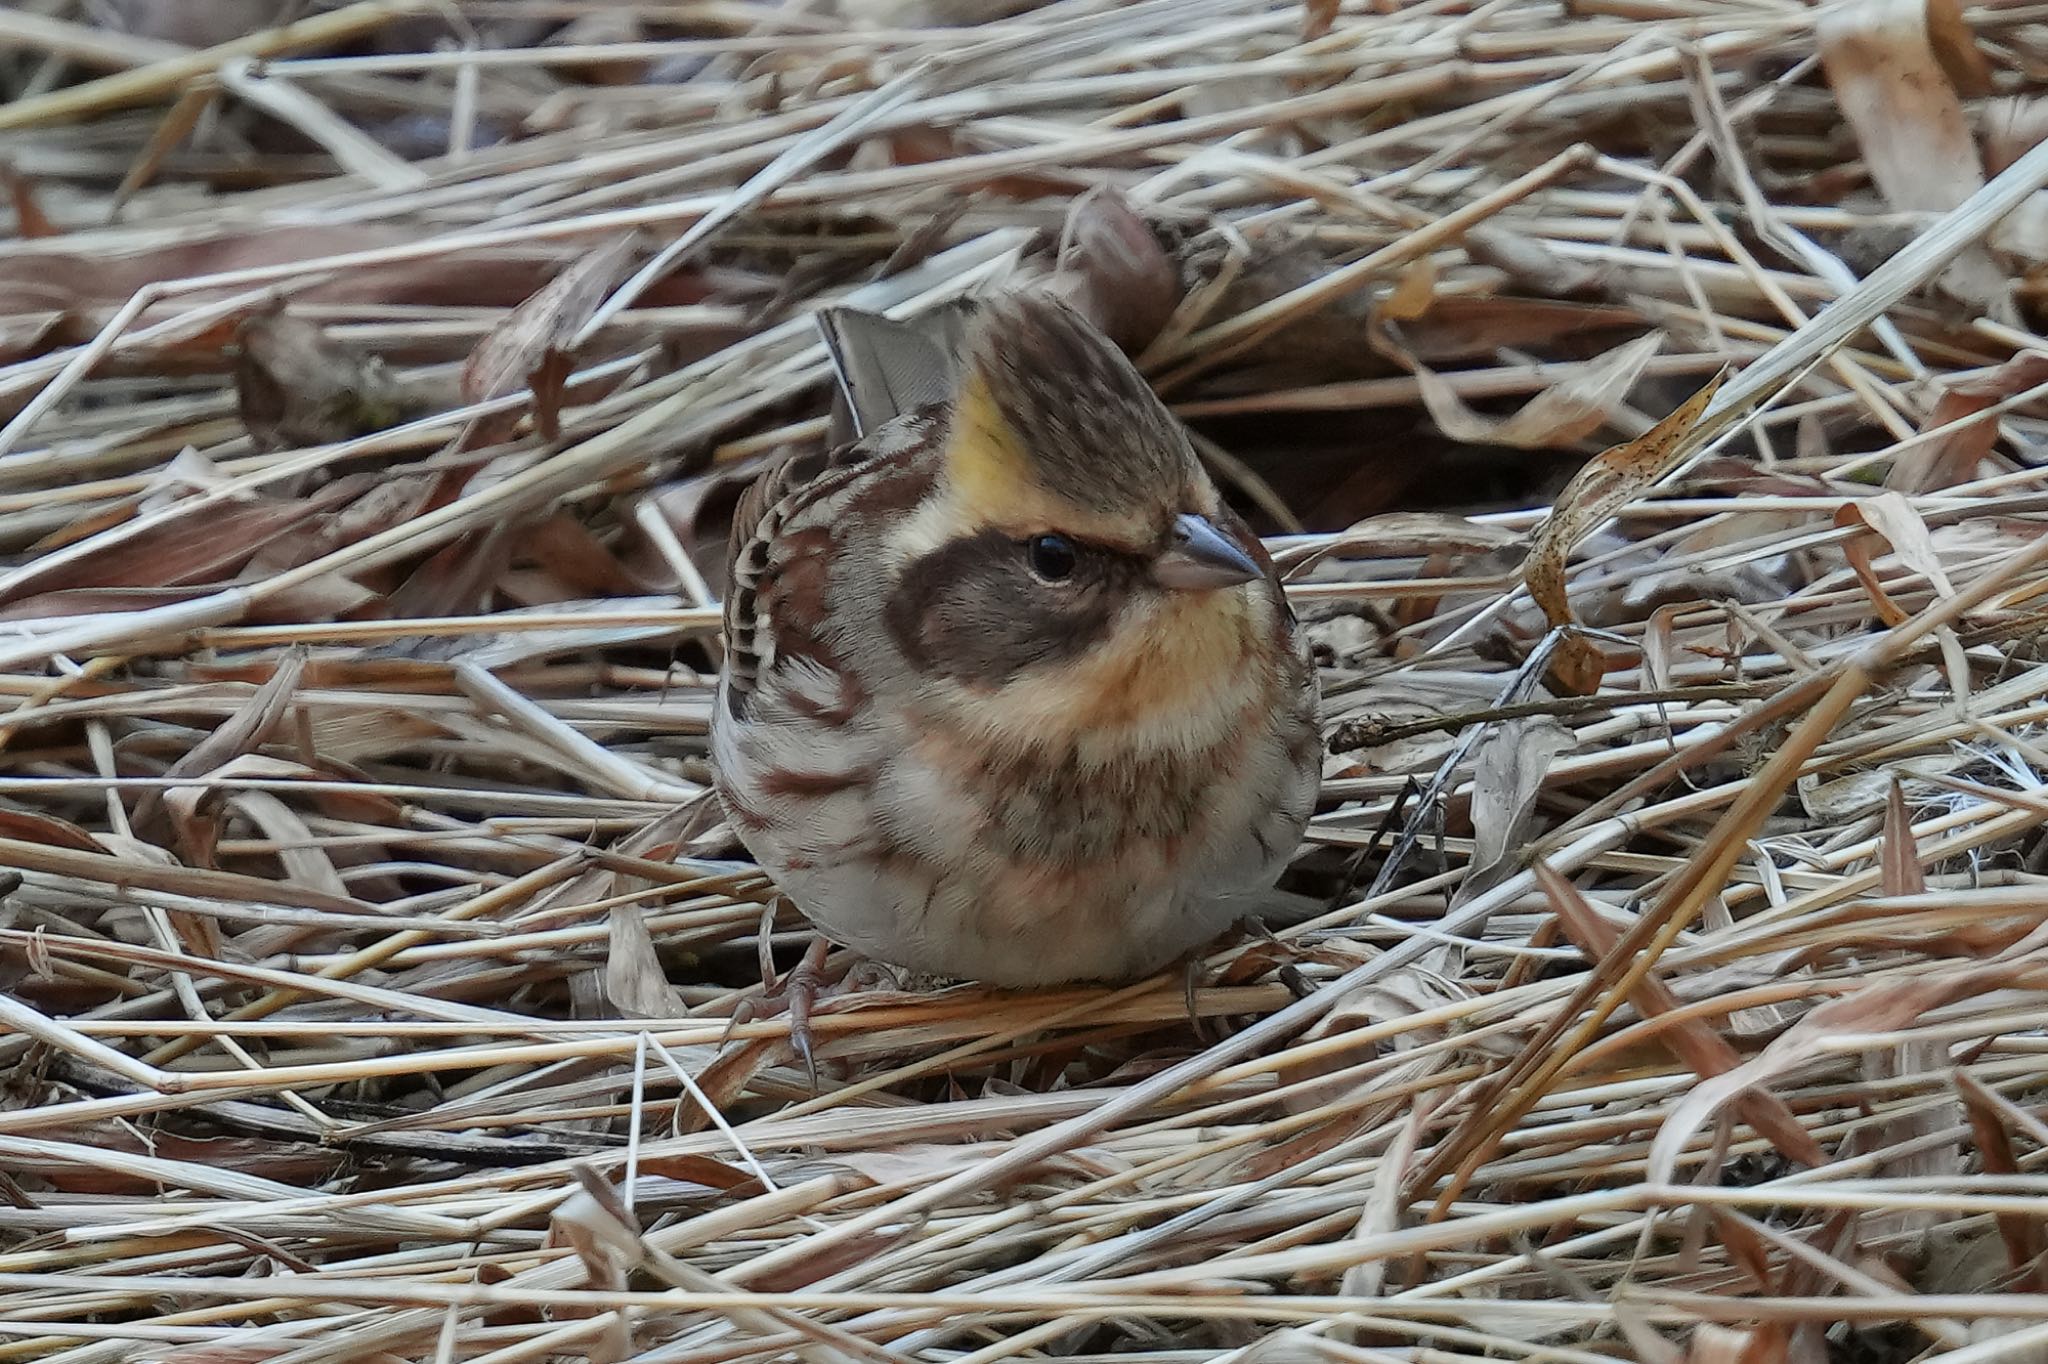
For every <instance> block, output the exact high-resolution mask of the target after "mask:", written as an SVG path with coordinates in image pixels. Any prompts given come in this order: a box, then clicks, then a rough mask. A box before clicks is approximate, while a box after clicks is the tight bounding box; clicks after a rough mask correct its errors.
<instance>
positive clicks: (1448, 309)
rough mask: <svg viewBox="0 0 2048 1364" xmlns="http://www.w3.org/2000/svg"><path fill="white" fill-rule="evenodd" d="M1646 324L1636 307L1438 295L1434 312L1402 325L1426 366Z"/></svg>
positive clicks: (1408, 345)
mask: <svg viewBox="0 0 2048 1364" xmlns="http://www.w3.org/2000/svg"><path fill="white" fill-rule="evenodd" d="M1642 326H1643V316H1642V314H1641V313H1639V312H1637V311H1636V310H1635V309H1633V308H1614V307H1604V306H1599V305H1595V304H1590V303H1561V302H1559V301H1557V300H1556V299H1549V298H1474V297H1469V296H1467V295H1464V294H1438V295H1437V296H1436V297H1435V298H1434V299H1432V300H1431V301H1430V305H1429V309H1428V311H1426V312H1424V313H1422V314H1421V315H1420V316H1418V317H1415V318H1411V319H1408V320H1405V321H1403V322H1402V323H1401V348H1402V349H1403V350H1404V351H1406V352H1407V353H1408V355H1409V356H1411V357H1412V358H1414V359H1416V360H1420V361H1422V362H1423V363H1425V364H1431V363H1442V362H1445V361H1451V360H1475V359H1476V360H1485V359H1491V358H1492V357H1493V356H1494V355H1495V354H1496V352H1498V351H1500V350H1501V349H1502V348H1503V347H1508V348H1512V349H1527V348H1530V347H1538V346H1548V345H1552V344H1554V343H1556V342H1558V341H1560V340H1563V339H1565V338H1567V337H1575V336H1581V335H1584V334H1585V333H1587V332H1596V331H1616V330H1627V331H1631V332H1636V331H1641V330H1642Z"/></svg>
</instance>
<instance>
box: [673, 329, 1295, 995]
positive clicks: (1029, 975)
mask: <svg viewBox="0 0 2048 1364" xmlns="http://www.w3.org/2000/svg"><path fill="white" fill-rule="evenodd" d="M942 320H943V324H944V325H943V326H940V327H937V328H935V329H934V334H933V335H932V336H927V335H926V334H924V333H922V332H920V331H918V330H917V329H915V328H910V327H906V326H905V325H904V324H891V323H881V322H879V321H877V320H874V319H867V318H863V317H861V316H860V315H857V314H852V315H850V314H841V315H838V316H837V317H835V318H833V319H832V320H831V321H830V322H828V324H827V326H826V333H827V337H828V340H829V341H830V343H831V349H832V351H833V354H834V357H835V362H836V364H837V365H838V368H839V371H840V374H841V376H842V382H843V386H844V389H845V393H844V396H845V398H846V399H847V402H846V408H847V413H848V415H850V416H851V417H852V419H853V424H854V427H855V429H856V430H857V431H858V433H859V435H858V439H855V440H853V441H851V442H849V443H847V444H844V445H841V446H839V447H838V448H836V449H835V450H833V451H832V452H831V453H830V454H828V455H806V456H802V457H799V458H796V459H792V460H790V461H787V462H785V463H784V464H782V465H781V466H779V467H778V468H776V469H775V470H773V471H771V472H770V473H769V474H767V475H765V476H764V477H763V478H762V479H761V481H760V482H759V483H758V484H756V485H755V487H754V488H752V489H750V490H749V492H748V494H747V496H746V497H745V498H743V499H742V501H741V504H740V509H739V512H738V515H737V517H736V519H735V524H734V529H733V547H732V573H731V584H732V587H731V590H730V592H729V594H728V599H727V605H726V630H727V640H728V653H727V660H726V666H725V671H724V674H723V676H722V678H721V685H720V697H719V704H718V705H717V706H716V707H715V708H714V714H713V720H712V747H713V753H714V756H715V758H716V761H717V766H718V787H719V792H720V795H721V796H722V798H723V799H724V801H725V803H726V808H727V810H728V812H729V814H730V815H731V818H732V822H733V826H734V828H735V830H736V831H737V832H738V833H739V835H740V838H741V840H742V841H743V842H744V843H745V844H746V845H747V847H748V848H749V849H750V850H751V851H752V852H753V854H754V856H755V857H756V858H757V859H758V860H759V861H760V863H761V865H762V866H763V867H764V868H765V869H767V870H768V871H769V872H770V873H771V874H772V875H773V876H774V877H775V878H776V880H777V882H778V884H779V885H780V886H781V887H782V889H783V890H784V891H785V892H786V893H787V894H788V895H789V897H790V898H791V899H792V900H793V901H794V902H795V903H796V905H797V907H798V908H799V909H800V910H802V911H803V913H804V914H805V916H806V917H808V918H809V919H810V920H811V922H812V923H813V924H815V925H816V926H817V927H818V929H819V930H821V931H822V932H823V933H824V934H825V935H826V936H827V937H830V938H832V939H834V940H836V941H838V942H840V943H843V944H845V945H846V946H848V947H851V948H853V949H855V950H857V951H859V952H861V953H864V954H866V955H868V956H871V957H874V958H876V959H878V960H881V961H886V962H890V963H893V964H896V965H899V966H905V967H909V968H911V969H913V970H917V971H923V972H929V973H934V974H939V975H946V976H958V977H967V978H970V979H977V980H983V981H988V982H991V983H995V984H1000V985H1040V984H1050V983H1055V982H1060V981H1071V980H1095V979H1127V978H1131V977H1135V976H1138V975H1143V974H1145V973H1147V972H1149V971H1152V970H1155V969H1157V968H1158V967H1160V966H1162V965H1164V964H1166V963H1167V962H1169V961H1171V960H1173V959H1174V958H1175V957H1176V956H1178V955H1180V954H1182V953H1184V952H1186V951H1187V950H1189V949H1190V948H1193V947H1195V946H1198V945H1199V944H1201V943H1202V942H1204V941H1205V940H1207V939H1208V938H1210V937H1213V936H1215V935H1216V934H1217V933H1219V932H1220V931H1222V930H1223V929H1224V928H1226V927H1228V926H1229V924H1230V923H1231V922H1232V921H1233V920H1235V919H1236V918H1238V917H1240V916H1241V915H1243V914H1244V913H1247V912H1249V910H1250V908H1251V907H1252V904H1253V901H1254V899H1255V897H1256V896H1257V895H1258V894H1259V893H1260V892H1262V891H1264V890H1266V889H1268V888H1269V887H1270V886H1271V885H1272V883H1273V881H1274V879H1275V878H1276V877H1277V876H1278V874H1279V872H1280V869H1281V867H1282V866H1283V865H1284V864H1285V862H1286V859H1287V858H1288V857H1289V856H1290V855H1291V853H1292V851H1293V849H1294V847H1295V845H1296V843H1297V842H1298V841H1299V838H1300V834H1301V830H1302V828H1303V826H1304V825H1305V823H1306V821H1307V818H1308V813H1309V809H1310V806H1311V803H1312V802H1313V799H1314V795H1315V791H1316V787H1317V781H1318V777H1319V775H1320V745H1319V744H1318V741H1317V730H1316V715H1315V708H1316V693H1315V676H1314V670H1313V668H1312V667H1311V666H1310V665H1309V663H1308V661H1307V659H1306V657H1305V656H1304V654H1303V652H1302V649H1301V647H1300V643H1299V640H1298V638H1297V635H1296V630H1295V625H1294V619H1293V616H1292V615H1291V614H1290V613H1289V611H1288V609H1287V606H1286V603H1285V600H1284V599H1283V597H1282V594H1281V591H1280V584H1279V581H1278V578H1277V576H1276V575H1275V573H1274V571H1273V567H1272V563H1271V561H1270V560H1269V559H1268V558H1267V557H1266V555H1265V552H1264V550H1263V548H1262V547H1261V546H1260V545H1259V543H1258V541H1257V540H1256V538H1254V537H1253V536H1252V535H1251V534H1250V532H1249V531H1248V530H1247V529H1246V528H1245V527H1244V525H1243V523H1242V522H1241V521H1239V520H1238V519H1237V518H1236V517H1235V516H1234V515H1233V514H1231V513H1230V512H1229V511H1228V509H1227V508H1225V507H1224V505H1223V503H1222V501H1221V499H1220V498H1219V496H1218V495H1217V492H1216V489H1215V487H1214V486H1213V485H1212V484H1211V483H1210V481H1209V479H1208V477H1207V475H1206V474H1205V473H1204V472H1203V470H1202V467H1201V465H1200V463H1199V462H1198V461H1197V460H1196V458H1195V456H1194V452H1193V449H1192V447H1191V446H1190V445H1189V443H1188V439H1187V436H1186V434H1185V433H1184V432H1183V431H1182V430H1181V429H1180V427H1179V426H1178V424H1177V423H1175V421H1174V420H1173V418H1172V416H1171V415H1170V414H1169V413H1168V412H1167V411H1166V409H1165V407H1164V406H1163V405H1162V404H1161V403H1160V402H1159V400H1158V398H1157V397H1156V396H1154V395H1153V393H1152V391H1151V389H1150V388H1149V386H1147V385H1146V383H1145V381H1144V380H1143V379H1142V378H1141V377H1140V376H1139V374H1138V373H1137V371H1136V370H1135V369H1134V368H1132V366H1131V365H1130V362H1129V361H1128V360H1126V359H1125V358H1124V356H1123V355H1122V353H1121V352H1119V351H1118V350H1117V349H1116V348H1115V347H1114V346H1113V345H1111V344H1110V343H1109V342H1108V341H1107V340H1105V339H1104V338H1103V337H1102V336H1101V335H1100V334H1099V333H1097V332H1096V331H1095V330H1094V328H1093V327H1091V326H1090V325H1089V324H1088V323H1087V322H1086V321H1084V320H1083V319H1082V318H1081V317H1080V316H1079V315H1078V314H1076V313H1075V312H1073V311H1072V310H1071V309H1069V308H1068V307H1066V306H1065V305H1064V304H1061V303H1059V302H1057V301H1056V300H1054V299H1052V298H1050V297H1049V296H1045V295H1037V294H1027V293H1018V294H1012V295H1008V296H1003V297H999V298H995V299H992V300H988V301H986V302H984V303H982V304H981V305H980V306H978V307H977V308H975V309H974V310H973V311H972V313H971V315H970V314H969V313H967V312H965V311H959V312H950V313H948V314H946V315H945V316H944V317H943V319H942ZM941 395H943V396H941ZM906 401H907V402H911V403H912V404H913V406H912V407H911V409H910V410H908V411H901V410H899V409H900V408H901V406H902V405H903V403H905V402H906Z"/></svg>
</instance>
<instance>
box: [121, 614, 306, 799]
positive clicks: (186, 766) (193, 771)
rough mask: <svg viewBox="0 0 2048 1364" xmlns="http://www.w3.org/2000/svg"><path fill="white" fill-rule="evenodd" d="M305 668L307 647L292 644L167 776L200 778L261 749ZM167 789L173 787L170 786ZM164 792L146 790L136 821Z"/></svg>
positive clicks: (286, 707) (276, 723) (297, 686)
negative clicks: (239, 705)
mask: <svg viewBox="0 0 2048 1364" xmlns="http://www.w3.org/2000/svg"><path fill="white" fill-rule="evenodd" d="M305 669H306V646H305V645H303V644H295V645H293V646H292V647H291V648H290V649H287V650H286V651H285V653H284V655H283V656H282V657H281V658H279V659H278V661H277V666H276V668H275V669H273V670H272V672H271V674H270V679H269V680H268V681H267V682H265V683H264V684H263V685H262V686H260V687H258V688H257V689H256V690H255V692H254V693H253V694H252V695H251V696H250V697H249V700H248V701H247V703H245V704H244V705H243V706H242V708H241V709H240V710H238V711H236V712H235V713H234V714H233V715H231V716H229V717H228V718H227V721H226V722H225V723H223V724H222V725H221V726H220V727H219V728H218V729H216V730H214V731H213V733H211V734H209V735H207V736H206V737H205V738H204V739H201V740H200V741H199V742H198V743H196V744H194V745H193V746H192V747H191V748H190V749H188V750H187V751H186V752H185V754H184V756H183V757H181V758H179V759H178V760H177V761H176V762H174V763H172V764H171V765H170V767H169V768H168V769H166V770H165V772H164V775H165V776H166V777H200V776H205V775H206V774H208V773H210V772H212V771H214V770H215V769H216V768H218V767H220V766H221V765H222V764H223V763H225V762H227V761H228V760H229V759H230V758H235V757H239V756H241V755H242V754H244V753H248V752H250V751H252V750H254V749H256V748H260V747H261V746H262V745H263V744H264V743H265V742H266V741H267V740H268V739H269V738H270V735H271V733H272V732H273V731H274V730H275V729H276V728H277V726H278V724H279V722H280V721H282V720H283V719H284V717H285V716H286V715H287V714H288V713H289V711H290V707H291V702H292V696H293V694H294V693H296V692H297V691H298V688H299V678H300V676H301V674H303V673H304V672H305ZM167 789H168V790H173V791H174V790H176V789H177V788H175V787H171V788H167ZM164 794H165V792H164V791H147V792H144V793H143V795H142V798H141V799H140V800H138V801H136V803H135V823H136V824H137V825H138V826H139V825H144V824H147V823H148V822H149V821H150V820H151V819H153V818H154V817H155V816H156V812H157V811H158V810H159V809H161V808H162V806H163V798H164Z"/></svg>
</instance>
